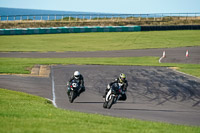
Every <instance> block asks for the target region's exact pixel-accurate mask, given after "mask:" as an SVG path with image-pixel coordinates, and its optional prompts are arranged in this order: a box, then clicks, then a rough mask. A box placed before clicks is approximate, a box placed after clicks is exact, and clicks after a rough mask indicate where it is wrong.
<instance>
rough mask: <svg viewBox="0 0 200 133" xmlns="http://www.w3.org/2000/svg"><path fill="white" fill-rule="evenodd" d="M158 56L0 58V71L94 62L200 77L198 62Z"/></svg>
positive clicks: (27, 69)
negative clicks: (163, 69) (167, 60)
mask: <svg viewBox="0 0 200 133" xmlns="http://www.w3.org/2000/svg"><path fill="white" fill-rule="evenodd" d="M158 60H159V57H120V58H0V73H18V74H25V73H30V69H31V68H32V67H33V66H34V65H35V64H44V65H55V64H64V65H67V64H77V65H83V64H95V65H138V66H164V67H178V68H179V69H178V70H179V71H182V72H185V73H187V74H190V75H193V76H197V77H200V65H199V64H174V63H159V62H158Z"/></svg>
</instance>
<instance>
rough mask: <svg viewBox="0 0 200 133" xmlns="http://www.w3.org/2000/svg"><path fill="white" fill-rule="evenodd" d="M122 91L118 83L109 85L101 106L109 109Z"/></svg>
mask: <svg viewBox="0 0 200 133" xmlns="http://www.w3.org/2000/svg"><path fill="white" fill-rule="evenodd" d="M121 93H122V88H121V85H120V84H119V83H114V84H113V85H112V86H111V87H110V90H109V91H108V93H107V95H106V97H105V102H104V103H103V107H104V108H107V109H110V108H111V107H112V105H113V104H115V103H116V102H117V100H118V99H119V98H120V97H121Z"/></svg>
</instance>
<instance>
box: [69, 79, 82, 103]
mask: <svg viewBox="0 0 200 133" xmlns="http://www.w3.org/2000/svg"><path fill="white" fill-rule="evenodd" d="M69 88H70V92H69V95H68V97H69V102H70V103H73V101H74V99H76V97H77V96H79V89H80V85H79V83H78V81H77V80H72V81H71V83H70V85H69Z"/></svg>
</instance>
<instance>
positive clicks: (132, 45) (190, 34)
mask: <svg viewBox="0 0 200 133" xmlns="http://www.w3.org/2000/svg"><path fill="white" fill-rule="evenodd" d="M199 42H200V30H180V31H150V32H113V33H71V34H43V35H16V36H0V51H3V52H5V51H22V52H29V51H39V52H46V51H58V52H59V51H106V50H124V49H148V48H172V47H186V46H200V43H199Z"/></svg>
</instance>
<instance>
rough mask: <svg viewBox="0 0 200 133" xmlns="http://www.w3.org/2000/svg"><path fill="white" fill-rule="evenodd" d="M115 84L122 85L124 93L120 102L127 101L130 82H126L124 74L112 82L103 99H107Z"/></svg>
mask: <svg viewBox="0 0 200 133" xmlns="http://www.w3.org/2000/svg"><path fill="white" fill-rule="evenodd" d="M114 83H120V84H121V87H122V93H121V97H120V99H119V100H123V101H125V100H126V91H127V87H128V81H127V80H126V75H125V74H124V73H121V74H120V75H119V78H116V79H115V80H114V81H113V82H111V83H110V84H108V86H107V88H106V91H105V94H104V95H103V98H105V97H106V95H107V93H108V91H109V90H110V88H111V86H112V85H113V84H114Z"/></svg>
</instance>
